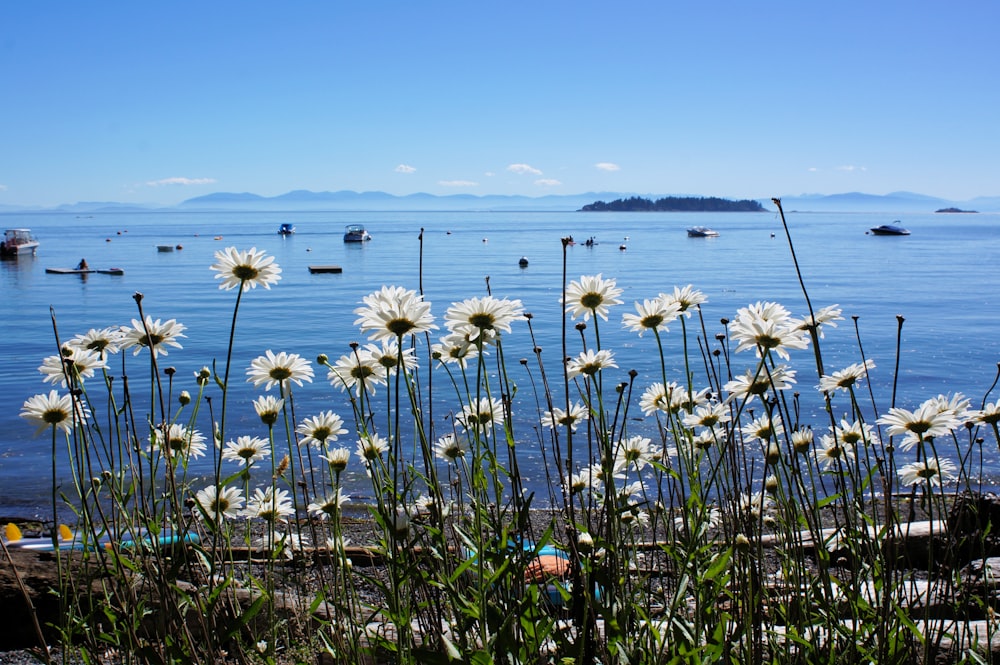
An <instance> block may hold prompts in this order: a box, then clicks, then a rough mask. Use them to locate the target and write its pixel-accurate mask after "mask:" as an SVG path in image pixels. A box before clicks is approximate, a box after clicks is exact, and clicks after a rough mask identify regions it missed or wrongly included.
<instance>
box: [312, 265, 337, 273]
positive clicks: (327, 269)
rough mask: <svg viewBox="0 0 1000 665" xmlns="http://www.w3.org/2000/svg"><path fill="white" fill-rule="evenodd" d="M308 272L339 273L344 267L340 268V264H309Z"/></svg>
mask: <svg viewBox="0 0 1000 665" xmlns="http://www.w3.org/2000/svg"><path fill="white" fill-rule="evenodd" d="M309 272H311V273H323V272H329V273H337V274H339V273H342V272H344V269H343V268H341V267H340V266H309Z"/></svg>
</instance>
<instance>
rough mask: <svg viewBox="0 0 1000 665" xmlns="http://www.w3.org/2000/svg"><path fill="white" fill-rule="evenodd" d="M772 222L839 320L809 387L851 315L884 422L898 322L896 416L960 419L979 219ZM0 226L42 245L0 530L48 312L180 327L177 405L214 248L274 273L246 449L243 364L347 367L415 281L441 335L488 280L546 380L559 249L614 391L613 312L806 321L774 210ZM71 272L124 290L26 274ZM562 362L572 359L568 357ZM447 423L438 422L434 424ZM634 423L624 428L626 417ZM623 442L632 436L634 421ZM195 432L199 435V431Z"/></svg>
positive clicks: (37, 221) (816, 302)
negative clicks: (269, 356)
mask: <svg viewBox="0 0 1000 665" xmlns="http://www.w3.org/2000/svg"><path fill="white" fill-rule="evenodd" d="M787 218H788V220H789V224H790V227H791V230H792V234H793V241H794V243H795V249H796V252H797V256H798V259H799V262H800V264H801V267H802V270H803V274H804V279H805V283H806V286H807V287H808V289H809V295H810V297H811V299H812V303H813V306H814V307H816V308H819V307H823V306H826V305H831V304H835V303H836V304H839V305H840V306H841V307H842V308H843V312H844V315H845V317H846V320H845V321H842V322H840V325H839V327H838V328H836V329H831V330H828V331H827V335H826V339H825V340H824V346H823V351H824V360H825V362H826V365H827V369H828V371H831V370H834V369H839V368H841V367H843V366H845V365H847V364H850V363H853V362H858V361H859V358H860V356H859V351H858V343H857V339H856V337H855V331H854V324H853V321H852V319H851V317H857V325H858V327H859V328H860V332H861V341H862V343H863V345H864V351H865V353H866V354H867V355H868V356H869V357H872V358H874V360H875V362H876V364H877V369H876V370H875V379H876V380H875V381H874V382H873V384H874V389H875V393H876V398H877V399H878V400H879V406H880V408H881V409H882V410H884V409H886V408H888V406H889V398H890V395H891V388H892V379H893V363H894V357H895V356H894V354H895V344H896V325H897V319H896V317H897V315H901V316H903V317H905V324H904V327H903V334H902V354H901V367H900V374H899V384H898V390H899V398H898V400H897V401H898V404H899V405H900V406H913V405H915V404H916V403H919V402H921V401H923V400H924V399H926V398H928V397H931V396H934V395H936V394H938V393H939V392H955V391H960V392H963V393H965V394H966V395H968V396H969V397H971V398H972V399H973V402H974V403H975V404H978V403H979V401H981V399H982V398H983V396H984V394H985V393H986V391H987V390H988V389H989V388H990V386H991V384H992V383H993V381H994V376H995V374H996V371H997V362H998V361H1000V335H998V334H997V330H998V327H1000V271H998V270H997V269H996V265H995V263H996V258H997V256H1000V216H998V215H992V214H967V215H944V214H926V215H912V214H911V215H906V216H905V217H902V218H901V221H902V223H903V225H904V226H906V227H908V228H909V229H910V230H911V231H912V235H910V236H908V237H874V236H870V235H867V234H866V231H867V229H868V228H869V227H872V226H877V225H879V224H883V223H888V222H891V221H893V219H894V216H892V215H884V214H843V213H838V214H815V213H796V212H789V213H787ZM282 222H292V223H294V224H295V225H296V227H297V229H298V232H297V233H296V234H295V235H294V236H290V237H281V236H279V235H278V234H277V233H276V232H277V229H278V226H279V224H280V223H282ZM354 222H361V223H363V224H365V225H366V226H367V227H368V229H369V230H370V231H371V233H372V235H373V236H374V239H373V240H372V241H371V242H369V243H366V244H365V245H363V246H362V245H345V244H344V243H343V242H342V234H343V228H344V226H345V225H346V224H348V223H354ZM0 224H2V225H3V227H4V228H13V227H29V228H31V229H32V231H33V232H34V233H35V235H36V236H37V237H38V239H39V240H40V241H41V247H40V249H39V251H38V255H37V256H36V257H35V258H22V259H20V260H17V261H3V262H2V263H0V298H2V299H3V308H2V311H3V315H2V317H0V404H2V407H3V408H0V515H24V516H31V515H35V514H39V515H41V514H47V512H46V508H45V507H46V506H47V505H48V498H47V497H49V496H50V491H51V489H50V483H49V470H50V465H51V457H50V440H49V438H48V436H47V435H43V436H40V437H37V438H36V437H35V436H34V430H33V428H32V427H31V425H30V424H29V423H27V422H26V421H24V420H23V419H21V418H19V417H18V413H19V411H20V409H21V405H22V403H23V402H24V400H25V399H27V398H29V397H31V396H32V395H35V394H37V393H40V392H47V391H48V390H49V389H50V386H49V385H48V384H43V383H42V381H41V375H40V374H39V373H38V371H37V368H38V366H39V365H40V364H41V362H42V359H43V358H44V357H45V356H48V355H52V354H53V353H55V352H56V346H55V335H54V333H53V327H52V322H51V317H50V308H51V310H52V311H53V312H54V314H55V317H56V320H57V324H58V330H59V335H60V336H61V338H63V339H68V338H71V337H72V336H73V335H75V334H78V333H83V332H85V331H87V330H88V329H90V328H93V327H105V326H110V325H123V324H125V325H127V324H129V321H130V320H131V319H132V318H133V317H135V316H136V314H137V310H136V306H135V302H134V300H133V298H132V296H133V294H134V293H136V292H141V293H142V294H143V295H144V300H143V305H144V308H145V311H146V313H148V314H150V315H151V316H153V317H154V318H161V319H172V318H173V319H177V320H178V321H179V322H181V323H183V324H184V325H185V326H187V331H186V334H187V337H186V339H184V340H182V342H183V345H184V348H183V349H180V350H171V351H170V353H169V355H168V356H167V357H166V358H165V360H164V363H165V364H168V365H172V366H174V367H176V369H177V370H178V375H177V378H178V379H179V384H178V389H181V388H186V389H188V390H190V391H191V392H192V393H195V386H194V381H193V373H194V372H195V371H196V370H198V369H199V368H200V367H202V366H204V365H210V364H211V363H212V361H213V360H218V362H219V363H220V369H221V364H222V363H223V362H224V359H225V347H226V341H227V336H228V332H229V326H230V322H231V317H232V310H233V305H234V302H235V291H220V290H219V289H218V286H217V281H216V280H215V279H214V273H213V272H212V271H211V270H210V269H209V266H210V265H211V264H212V263H213V262H214V257H213V254H214V252H215V251H217V250H219V249H222V248H223V247H227V246H230V245H233V246H235V247H237V248H239V249H246V248H249V247H257V248H258V249H262V250H265V251H267V252H268V253H270V254H273V255H274V256H275V257H276V261H277V263H278V264H279V265H280V266H281V268H282V271H283V272H282V277H283V279H282V280H281V282H280V283H279V284H278V285H276V286H275V287H274V288H272V289H271V290H269V291H265V290H262V289H257V290H255V291H251V292H249V293H247V294H246V295H245V297H244V300H243V305H242V307H241V310H240V315H239V321H238V330H237V343H236V347H235V362H234V376H236V377H238V378H240V381H239V383H240V384H241V385H240V386H239V388H238V389H237V390H236V391H235V393H234V395H233V403H234V404H235V405H236V406H235V408H234V411H232V412H231V413H232V414H233V415H234V416H235V417H236V420H237V422H238V426H239V427H242V428H245V430H246V431H244V432H241V433H247V434H264V432H263V431H262V426H261V425H260V424H259V421H257V419H256V416H253V410H252V407H251V406H250V404H249V401H250V400H251V399H252V397H254V396H255V395H256V392H255V391H254V390H253V389H252V387H251V386H249V385H248V384H243V383H242V378H241V377H242V376H243V375H245V371H246V368H247V367H248V365H249V363H250V360H251V359H253V358H254V357H256V356H258V355H260V354H262V353H264V351H266V350H267V349H272V350H274V351H275V352H277V351H288V352H294V353H299V354H302V355H303V356H304V357H306V358H308V359H310V360H313V359H314V358H315V357H316V356H317V355H318V354H320V353H326V354H328V355H329V356H330V357H331V359H336V358H337V357H339V356H340V355H342V354H344V353H347V352H348V350H349V348H348V345H349V343H350V342H352V341H365V340H364V339H363V338H362V337H361V336H360V335H359V333H358V332H357V331H356V329H355V328H354V326H353V323H354V320H355V318H356V316H355V315H354V313H353V310H354V308H356V307H357V306H358V304H359V301H360V300H361V298H362V297H363V296H364V295H367V294H368V293H370V292H372V291H374V290H375V289H377V288H378V287H380V286H381V285H383V284H398V285H401V286H405V287H408V288H413V289H419V288H420V287H421V278H422V288H423V291H424V292H425V294H426V298H427V299H428V300H429V301H430V302H432V303H433V311H434V314H435V316H436V317H437V318H438V322H439V323H441V318H442V317H443V314H444V312H445V309H446V308H447V307H448V305H449V304H450V303H451V302H453V301H455V300H461V299H464V298H468V297H472V296H480V295H485V293H486V278H487V277H488V278H489V287H490V288H491V290H492V293H493V294H494V295H496V296H499V297H509V298H519V299H521V300H522V301H523V303H524V305H525V308H526V310H527V311H529V312H531V313H532V314H533V315H534V326H535V332H536V334H537V335H538V344H539V345H540V346H541V347H542V349H543V352H542V354H543V359H544V360H545V361H546V364H547V369H548V371H549V372H550V373H552V372H556V371H557V367H558V359H559V355H560V341H559V340H560V320H561V319H560V312H561V307H560V304H559V294H560V288H561V274H562V260H563V253H562V246H561V242H560V238H561V237H563V236H567V235H572V236H574V238H575V239H576V240H577V241H578V242H579V244H577V245H576V246H573V247H571V248H570V249H569V252H568V257H567V262H568V274H569V278H570V279H574V278H578V277H579V276H581V275H586V274H595V273H603V275H604V276H605V277H614V278H616V279H617V280H618V284H619V286H621V287H623V288H624V289H625V293H624V295H623V299H624V300H625V303H626V304H625V305H622V306H619V307H618V308H616V310H613V312H612V316H611V319H610V320H609V321H608V322H603V321H602V322H600V332H601V339H602V344H603V346H604V347H606V348H613V349H614V350H615V353H616V359H617V360H618V364H619V366H620V368H621V375H620V377H616V378H615V381H618V380H625V378H626V373H627V371H628V370H629V369H633V368H634V369H636V370H638V371H639V372H640V386H644V385H645V384H646V383H648V382H649V381H651V380H655V374H654V372H653V369H654V365H655V363H656V361H657V355H656V350H655V342H654V340H653V338H651V337H649V336H647V337H645V338H639V337H638V336H636V335H635V334H633V333H627V332H625V331H623V330H622V329H621V323H620V322H621V315H622V314H623V313H625V312H627V311H634V310H633V308H632V302H633V301H635V300H641V299H644V298H651V297H655V296H656V295H657V294H659V293H661V292H663V291H669V290H671V289H672V288H673V287H674V286H683V285H687V284H693V285H694V286H695V287H696V288H698V289H700V290H702V291H703V292H704V293H705V294H706V296H707V297H708V303H707V304H706V305H704V306H703V312H704V318H705V321H706V324H707V326H708V327H709V334H710V336H711V335H714V334H715V333H716V332H719V330H720V324H719V320H720V319H721V318H723V317H729V318H731V317H732V316H733V314H734V313H735V311H736V309H737V308H738V307H741V306H744V305H747V304H749V303H751V302H755V301H757V300H774V301H778V302H781V303H782V304H784V305H785V306H786V307H787V308H788V309H790V310H791V311H792V312H793V313H794V314H796V315H799V316H801V315H804V314H805V313H806V311H807V310H806V306H805V300H804V298H803V295H802V292H801V289H800V287H799V284H798V280H797V278H796V276H795V272H794V268H793V263H792V260H791V254H790V251H789V247H788V244H787V242H786V241H785V238H784V232H783V230H782V227H781V222H780V219H779V218H778V216H777V214H775V213H753V214H747V213H743V214H708V213H704V214H679V213H678V214H658V213H637V214H629V213H570V212H566V213H563V212H559V213H522V212H461V213H457V212H442V213H398V212H392V213H377V212H360V213H346V212H325V213H324V212H308V213H302V212H295V213H228V212H227V213H173V212H170V213H148V212H140V213H105V214H95V215H93V216H85V217H81V216H76V215H72V214H50V213H44V214H43V213H37V214H4V215H0ZM692 225H704V226H710V227H713V228H715V229H717V230H718V231H719V232H720V234H721V235H720V236H719V237H718V238H709V239H695V238H688V237H687V235H686V233H685V228H686V227H688V226H692ZM421 229H423V256H422V269H421V253H420V243H419V240H418V237H419V235H420V232H421ZM220 236H221V239H217V238H218V237H220ZM591 236H593V237H594V238H595V239H596V240H597V242H598V244H597V245H595V246H594V247H586V246H584V245H583V244H582V241H583V240H585V239H586V238H588V237H591ZM164 244H167V245H180V246H182V248H183V249H180V250H179V251H174V252H162V253H161V252H158V251H157V245H164ZM81 257H86V259H87V261H88V262H89V263H90V265H91V267H96V268H102V267H112V266H114V267H121V268H123V269H124V271H125V273H124V275H123V276H109V275H98V274H95V275H89V276H86V277H80V276H73V275H53V274H47V273H46V272H45V268H47V267H73V266H75V265H76V263H77V262H78V261H79V260H80V258H81ZM521 257H526V258H527V259H528V262H529V264H528V266H527V267H526V268H521V267H520V266H519V265H518V260H519V259H520V258H521ZM310 264H337V265H340V266H342V267H343V273H342V274H316V275H313V274H310V273H309V271H308V269H307V267H308V266H309V265H310ZM442 327H443V326H442ZM679 330H680V328H679V326H677V325H675V326H673V327H672V329H671V332H670V333H669V334H668V335H667V337H666V340H667V342H666V344H667V347H668V351H669V353H670V357H671V359H672V360H671V361H670V362H672V363H673V364H674V371H675V374H674V376H673V377H672V378H675V379H680V378H681V376H682V374H681V371H680V369H681V367H682V366H681V365H680V353H679V350H680V342H679V340H680V336H679ZM531 348H532V345H531V341H530V339H529V338H528V335H527V328H526V326H525V325H524V324H518V325H517V327H516V329H515V331H514V333H513V334H512V335H511V336H510V337H508V338H507V340H506V342H505V353H506V356H507V359H508V361H509V363H508V364H509V365H510V366H511V372H512V376H513V378H514V380H515V381H516V382H517V383H518V385H519V390H520V392H521V394H522V395H523V396H524V397H525V399H527V400H529V402H528V404H529V406H533V404H534V396H533V395H531V388H530V382H529V381H528V379H527V375H526V373H525V371H524V370H523V368H522V367H520V365H518V363H517V362H516V361H517V359H519V358H530V357H531V356H532V354H531ZM578 350H579V348H578V346H577V347H571V351H572V352H573V353H575V352H576V351H578ZM743 355H745V356H746V357H745V358H744V357H742V356H743ZM811 357H812V356H811V352H808V351H807V352H800V353H799V354H798V356H797V357H793V361H794V365H795V366H796V368H797V369H798V370H799V379H800V386H799V387H800V389H801V390H802V392H803V393H804V394H805V393H810V394H811V393H812V392H813V386H814V385H815V384H816V378H815V372H814V371H813V364H812V360H811ZM138 360H139V359H134V360H133V359H132V358H131V356H129V362H130V368H131V369H130V373H131V374H133V375H134V376H136V377H142V376H144V374H143V371H142V368H143V364H142V363H140V362H137V361H138ZM736 360H737V364H738V366H740V367H748V366H750V365H751V364H752V362H753V357H752V354H750V353H748V354H741V355H740V356H737V358H736ZM325 376H326V372H325V371H322V372H318V373H317V378H316V381H315V382H314V383H312V384H310V385H306V386H304V387H302V388H298V387H296V388H295V395H296V398H295V399H296V409H297V414H298V415H299V417H300V418H301V417H302V416H306V415H312V414H314V413H316V412H317V411H319V410H320V409H327V408H329V409H333V410H334V411H336V412H338V413H340V414H341V415H342V416H343V417H344V418H345V420H349V419H350V418H349V417H350V407H349V404H348V401H347V399H346V397H345V395H344V393H342V392H341V391H340V390H338V389H335V388H333V387H331V386H330V384H329V383H328V382H327V381H326V379H325ZM639 390H640V391H641V387H640V388H639ZM991 398H992V399H993V400H995V399H996V398H997V395H996V394H993V395H991ZM446 410H447V407H446V406H443V407H441V409H440V412H441V413H444V412H445V411H446ZM634 413H635V414H637V415H641V412H639V411H638V409H635V410H634ZM531 415H534V414H531ZM251 416H253V417H251ZM536 423H537V421H536ZM635 426H636V427H638V428H641V427H643V426H647V427H648V426H650V424H649V423H642V422H639V421H637V422H636V425H635ZM820 426H822V425H820ZM200 429H201V430H202V431H203V432H206V433H207V432H209V431H210V426H209V423H208V422H207V414H206V422H204V423H202V424H201V427H200ZM519 431H520V433H521V435H522V436H523V437H524V440H525V441H526V442H527V443H526V444H525V445H524V446H523V447H522V448H520V449H519V451H520V452H519V454H520V455H521V456H522V460H523V461H522V464H523V468H524V470H525V473H526V475H528V477H529V478H530V479H531V481H532V482H533V483H536V484H537V483H542V482H543V480H544V478H543V476H542V473H541V470H540V468H539V464H538V457H539V455H538V453H537V450H538V446H537V445H536V443H535V441H536V440H537V434H536V433H535V432H534V431H533V430H532V428H531V426H530V422H529V423H527V424H525V425H523V426H520V427H519ZM230 433H232V434H235V431H234V430H233V429H230ZM528 443H530V444H531V445H528ZM350 445H351V447H352V448H353V442H350ZM988 450H989V451H991V452H995V448H989V449H988ZM993 460H994V461H993V462H992V463H991V464H990V465H989V468H988V471H989V473H990V474H991V477H994V478H995V477H998V476H1000V461H998V460H1000V457H996V456H995V457H994V458H993ZM356 482H357V483H359V486H358V488H357V489H355V490H354V491H351V493H352V494H353V495H355V496H362V497H363V496H364V487H363V485H364V482H363V476H362V477H359V478H357V479H356Z"/></svg>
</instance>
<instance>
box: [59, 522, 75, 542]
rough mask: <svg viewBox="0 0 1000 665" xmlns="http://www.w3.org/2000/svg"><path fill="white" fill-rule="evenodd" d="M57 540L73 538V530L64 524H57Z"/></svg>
mask: <svg viewBox="0 0 1000 665" xmlns="http://www.w3.org/2000/svg"><path fill="white" fill-rule="evenodd" d="M59 540H73V532H72V531H70V528H69V527H68V526H66V525H65V524H60V525H59Z"/></svg>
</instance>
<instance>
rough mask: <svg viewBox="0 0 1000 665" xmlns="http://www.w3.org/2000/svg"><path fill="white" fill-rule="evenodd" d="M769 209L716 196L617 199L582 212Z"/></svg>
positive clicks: (744, 210)
mask: <svg viewBox="0 0 1000 665" xmlns="http://www.w3.org/2000/svg"><path fill="white" fill-rule="evenodd" d="M766 211H767V209H766V208H765V207H764V206H762V205H761V204H760V203H758V202H757V201H751V200H749V199H744V200H742V201H731V200H729V199H720V198H717V197H714V196H709V197H701V196H665V197H663V198H662V199H656V200H655V201H653V200H651V199H645V198H642V197H641V196H631V197H629V198H627V199H616V200H614V201H612V202H611V203H605V202H604V201H595V202H594V203H589V204H587V205H585V206H583V207H582V208H580V212H766Z"/></svg>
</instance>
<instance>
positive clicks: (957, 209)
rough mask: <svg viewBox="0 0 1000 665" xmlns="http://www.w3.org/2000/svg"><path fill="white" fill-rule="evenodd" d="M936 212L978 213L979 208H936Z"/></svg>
mask: <svg viewBox="0 0 1000 665" xmlns="http://www.w3.org/2000/svg"><path fill="white" fill-rule="evenodd" d="M934 212H964V213H977V212H979V211H978V210H962V209H961V208H941V209H940V210H935V211H934Z"/></svg>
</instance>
